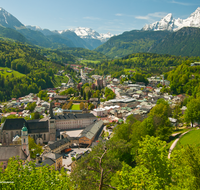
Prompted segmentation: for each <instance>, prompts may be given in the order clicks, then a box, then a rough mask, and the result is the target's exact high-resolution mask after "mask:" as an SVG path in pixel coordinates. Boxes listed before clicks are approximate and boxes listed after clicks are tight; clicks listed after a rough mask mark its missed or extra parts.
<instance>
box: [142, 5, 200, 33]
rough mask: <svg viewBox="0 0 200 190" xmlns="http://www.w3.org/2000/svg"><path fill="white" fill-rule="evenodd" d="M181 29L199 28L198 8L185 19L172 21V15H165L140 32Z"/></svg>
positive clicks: (199, 12)
mask: <svg viewBox="0 0 200 190" xmlns="http://www.w3.org/2000/svg"><path fill="white" fill-rule="evenodd" d="M183 27H198V28H200V7H198V8H197V9H196V10H195V12H193V13H192V14H191V15H190V16H189V17H188V18H187V19H184V20H183V19H180V18H178V19H174V18H173V16H172V13H169V14H167V15H166V16H165V17H164V18H162V19H161V20H160V21H156V22H154V23H152V24H148V25H145V26H144V27H143V28H142V30H153V31H158V30H169V31H177V30H180V29H181V28H183Z"/></svg>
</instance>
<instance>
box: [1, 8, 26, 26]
mask: <svg viewBox="0 0 200 190" xmlns="http://www.w3.org/2000/svg"><path fill="white" fill-rule="evenodd" d="M0 25H1V26H3V27H6V28H12V29H16V28H20V27H24V25H23V24H22V23H21V22H20V21H19V20H18V19H17V18H15V17H14V16H13V15H11V14H10V13H8V12H7V11H6V10H5V9H3V8H1V7H0Z"/></svg>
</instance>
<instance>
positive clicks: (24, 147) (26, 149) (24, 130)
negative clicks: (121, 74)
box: [21, 123, 30, 156]
mask: <svg viewBox="0 0 200 190" xmlns="http://www.w3.org/2000/svg"><path fill="white" fill-rule="evenodd" d="M21 139H22V144H21V146H22V150H23V151H24V152H25V154H26V155H27V156H29V154H30V153H29V144H28V129H27V127H26V126H25V123H24V126H23V128H22V131H21Z"/></svg>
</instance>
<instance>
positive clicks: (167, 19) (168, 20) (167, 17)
mask: <svg viewBox="0 0 200 190" xmlns="http://www.w3.org/2000/svg"><path fill="white" fill-rule="evenodd" d="M172 19H173V16H172V13H169V14H167V15H166V16H165V17H164V18H162V19H161V20H165V21H167V22H170V21H171V20H172Z"/></svg>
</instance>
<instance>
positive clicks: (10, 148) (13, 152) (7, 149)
mask: <svg viewBox="0 0 200 190" xmlns="http://www.w3.org/2000/svg"><path fill="white" fill-rule="evenodd" d="M14 156H15V157H16V156H19V159H20V160H23V161H24V162H25V161H26V160H28V161H29V160H30V152H29V143H28V129H27V127H26V126H25V125H24V126H23V127H22V129H21V143H20V144H15V143H14V142H13V143H12V145H6V146H0V163H1V167H2V168H3V169H6V167H7V165H8V160H9V159H10V158H11V157H14Z"/></svg>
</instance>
